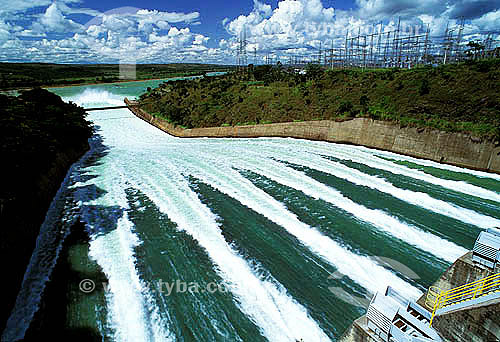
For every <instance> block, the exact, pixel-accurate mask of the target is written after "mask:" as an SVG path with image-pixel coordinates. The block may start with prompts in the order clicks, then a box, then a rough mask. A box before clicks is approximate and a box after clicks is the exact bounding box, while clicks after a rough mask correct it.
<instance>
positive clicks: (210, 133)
mask: <svg viewBox="0 0 500 342" xmlns="http://www.w3.org/2000/svg"><path fill="white" fill-rule="evenodd" d="M125 103H126V104H127V106H128V108H129V109H130V110H131V111H132V113H134V114H135V115H136V116H137V117H139V118H141V119H143V120H145V121H147V122H149V123H150V124H152V125H154V126H156V127H157V128H159V129H161V130H162V131H164V132H166V133H168V134H170V135H173V136H176V137H180V138H202V137H211V138H255V137H290V138H299V139H308V140H320V141H328V142H334V143H345V144H353V145H360V146H365V147H370V148H375V149H379V150H385V151H390V152H395V153H399V154H403V155H407V156H411V157H416V158H423V159H429V160H433V161H436V162H440V163H446V164H450V165H456V166H460V167H465V168H470V169H475V170H481V171H488V172H494V173H500V145H499V143H498V142H496V143H494V142H488V141H483V140H481V139H479V138H475V137H473V136H471V135H468V134H465V133H450V132H443V131H438V130H431V129H423V128H414V127H400V126H399V124H394V123H391V122H386V121H377V120H373V119H367V118H355V119H352V120H348V121H341V122H337V121H331V120H321V121H304V122H286V123H272V124H262V125H251V126H228V127H210V128H191V129H184V128H181V127H178V126H175V125H173V124H171V123H168V122H167V121H165V120H163V119H161V118H158V117H154V116H153V115H151V114H149V113H147V112H145V111H144V110H142V109H140V108H139V107H138V106H137V104H136V103H135V102H132V101H129V100H127V99H125Z"/></svg>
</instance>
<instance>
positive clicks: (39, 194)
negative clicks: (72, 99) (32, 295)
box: [0, 89, 93, 331]
mask: <svg viewBox="0 0 500 342" xmlns="http://www.w3.org/2000/svg"><path fill="white" fill-rule="evenodd" d="M85 115H86V114H85V111H84V110H83V108H80V107H78V106H77V105H75V104H71V103H70V104H68V103H65V102H63V101H62V100H61V98H60V97H59V96H57V95H55V94H53V93H50V92H48V91H46V90H43V89H34V90H31V91H28V92H24V93H23V94H21V96H19V97H9V96H4V95H0V153H1V156H2V175H3V176H2V177H1V178H0V258H1V259H2V260H5V261H6V262H5V263H4V265H3V271H4V272H5V274H8V276H9V281H8V282H6V283H5V284H4V286H3V290H4V291H3V296H2V307H1V309H0V331H1V330H3V327H4V324H5V322H6V320H7V317H8V315H9V313H10V310H11V309H12V307H13V305H14V302H15V299H16V296H17V293H18V291H19V287H20V285H21V282H22V280H23V275H24V272H25V270H26V267H27V265H28V262H29V260H30V257H31V254H32V252H33V249H34V247H35V243H36V238H37V236H38V232H39V229H40V225H41V224H42V222H43V220H44V217H45V214H46V212H47V209H48V208H49V205H50V203H51V201H52V198H53V197H54V195H55V194H56V192H57V190H58V188H59V186H60V185H61V182H62V181H63V179H64V177H65V175H66V173H67V171H68V169H69V167H70V166H71V164H72V163H74V162H75V161H77V160H78V159H79V158H80V157H81V156H82V155H83V153H85V151H87V150H88V148H89V145H88V139H89V138H90V136H91V135H92V132H93V129H92V127H91V124H90V123H89V122H87V121H86V120H85Z"/></svg>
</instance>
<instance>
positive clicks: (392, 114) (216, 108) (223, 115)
mask: <svg viewBox="0 0 500 342" xmlns="http://www.w3.org/2000/svg"><path fill="white" fill-rule="evenodd" d="M306 71H307V73H306V74H304V75H301V74H300V73H296V72H294V71H293V70H286V69H285V68H284V67H283V66H282V65H280V64H278V65H277V66H274V67H271V66H268V65H266V66H258V67H255V68H254V67H252V66H251V65H250V66H249V68H248V70H246V71H242V72H235V73H230V74H227V75H225V76H220V77H210V78H203V79H198V80H193V81H175V82H168V83H163V84H162V85H160V87H159V88H157V89H154V90H152V91H150V92H148V93H147V94H144V95H143V96H141V99H140V104H141V106H142V108H143V109H144V110H146V111H147V112H149V113H151V114H153V115H154V116H158V117H161V118H164V119H166V120H168V121H169V122H172V123H174V124H177V125H181V126H183V127H187V128H192V127H213V126H229V125H231V126H235V125H243V124H264V123H274V122H291V121H305V120H322V119H329V120H349V119H351V118H355V117H367V118H373V119H378V120H386V121H393V122H396V123H399V124H400V125H402V126H415V127H422V128H434V129H439V130H443V131H451V132H470V133H472V134H474V135H476V136H479V137H482V138H487V139H495V138H496V139H498V138H500V128H499V127H500V59H494V60H487V61H479V62H474V61H472V62H468V63H464V64H451V65H443V66H440V67H437V68H434V67H430V66H429V67H420V68H415V69H411V70H401V69H377V70H366V71H363V70H359V69H332V70H323V69H322V68H321V67H319V66H318V65H308V66H307V68H306Z"/></svg>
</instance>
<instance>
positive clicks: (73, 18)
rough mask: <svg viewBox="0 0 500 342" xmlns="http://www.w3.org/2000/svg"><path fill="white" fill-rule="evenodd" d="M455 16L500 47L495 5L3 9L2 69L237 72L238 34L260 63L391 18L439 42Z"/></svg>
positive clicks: (471, 34) (243, 3)
mask: <svg viewBox="0 0 500 342" xmlns="http://www.w3.org/2000/svg"><path fill="white" fill-rule="evenodd" d="M461 17H463V18H464V19H465V23H466V24H465V28H464V33H465V34H466V37H467V38H468V39H480V38H484V37H486V34H487V33H492V34H493V38H494V39H500V36H499V31H500V0H419V1H415V0H240V1H220V0H216V1H201V0H184V1H180V0H170V1H154V0H142V1H126V2H124V1H117V0H112V1H109V0H99V1H98V0H56V1H54V0H15V1H13V0H0V61H36V62H58V63H83V62H90V63H104V62H106V63H116V62H119V61H124V60H129V61H130V62H138V63H166V62H210V63H234V62H235V60H236V58H237V56H236V51H237V47H238V38H239V37H240V36H242V35H243V33H242V32H245V35H246V37H247V41H248V44H247V51H248V52H249V53H251V54H252V55H253V52H254V51H257V52H258V55H259V58H263V57H264V55H265V54H268V53H269V54H275V53H280V54H282V55H297V54H308V53H311V50H313V49H316V48H318V47H319V46H320V44H323V46H325V45H328V46H331V44H332V42H333V44H334V45H335V46H338V47H340V46H342V42H343V41H344V40H345V39H344V38H345V35H346V34H352V33H353V32H356V33H357V32H358V31H360V32H361V33H362V34H363V33H365V34H369V33H372V32H373V31H374V30H375V31H380V30H381V31H390V30H393V29H394V27H395V25H396V22H397V20H398V18H401V22H402V25H403V27H404V30H405V31H407V32H408V34H410V33H416V34H419V33H421V32H423V31H424V30H425V29H426V28H427V27H429V29H430V30H431V35H432V36H434V37H439V36H440V35H441V36H442V35H443V33H444V31H445V29H446V27H447V26H448V27H450V28H456V27H457V25H458V21H459V19H460V18H461ZM276 51H278V52H276Z"/></svg>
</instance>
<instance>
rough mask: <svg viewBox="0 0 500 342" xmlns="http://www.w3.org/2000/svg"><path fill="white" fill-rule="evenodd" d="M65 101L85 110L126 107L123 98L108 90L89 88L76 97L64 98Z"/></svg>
mask: <svg viewBox="0 0 500 342" xmlns="http://www.w3.org/2000/svg"><path fill="white" fill-rule="evenodd" d="M63 100H65V101H72V102H74V103H76V104H77V105H79V106H82V107H84V108H89V107H104V106H110V105H116V106H122V105H124V103H123V97H122V96H120V95H116V94H113V93H111V92H109V91H107V90H103V89H92V88H87V89H85V90H84V91H83V92H82V93H81V94H79V95H76V96H69V97H63Z"/></svg>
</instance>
